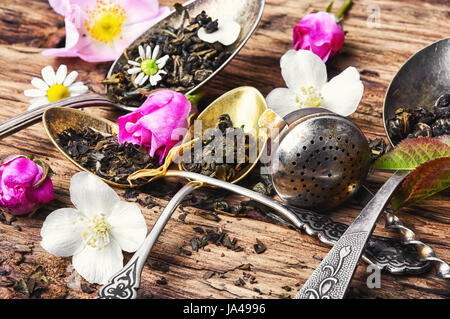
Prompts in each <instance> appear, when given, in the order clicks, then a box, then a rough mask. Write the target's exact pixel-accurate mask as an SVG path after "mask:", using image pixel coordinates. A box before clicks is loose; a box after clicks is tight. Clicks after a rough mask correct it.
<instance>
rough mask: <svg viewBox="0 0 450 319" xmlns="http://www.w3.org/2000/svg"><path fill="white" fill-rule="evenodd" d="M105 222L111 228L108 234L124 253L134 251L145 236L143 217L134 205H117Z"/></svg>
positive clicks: (125, 203)
mask: <svg viewBox="0 0 450 319" xmlns="http://www.w3.org/2000/svg"><path fill="white" fill-rule="evenodd" d="M106 221H107V222H108V224H109V225H111V226H112V229H111V231H110V234H111V235H112V237H113V239H114V241H117V243H118V244H119V246H120V248H122V250H124V251H127V252H134V251H136V250H137V249H138V248H139V246H141V244H142V242H143V241H144V239H145V236H146V235H147V225H146V223H145V219H144V216H143V215H142V213H141V210H140V209H139V207H138V206H137V205H136V204H134V203H127V202H119V203H117V205H116V206H115V207H114V209H113V211H112V213H111V215H110V216H109V217H108V218H107V220H106Z"/></svg>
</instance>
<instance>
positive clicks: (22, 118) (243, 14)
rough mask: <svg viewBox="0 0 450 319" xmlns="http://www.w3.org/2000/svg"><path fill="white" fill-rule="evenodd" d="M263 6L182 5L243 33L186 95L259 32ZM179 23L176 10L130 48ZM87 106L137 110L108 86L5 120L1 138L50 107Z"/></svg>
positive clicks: (115, 67) (193, 1)
mask: <svg viewBox="0 0 450 319" xmlns="http://www.w3.org/2000/svg"><path fill="white" fill-rule="evenodd" d="M264 3H265V0H190V1H188V2H186V3H185V4H184V5H183V6H184V7H185V8H186V9H187V10H188V12H189V14H190V15H191V16H195V15H197V14H199V13H200V12H201V11H203V10H204V11H206V12H207V13H208V15H210V16H211V17H213V18H215V19H219V20H220V19H234V20H235V21H236V22H238V23H239V24H240V25H241V33H240V35H239V37H238V39H237V40H236V42H235V43H233V44H232V45H231V51H232V54H231V56H230V57H229V58H228V59H227V60H226V61H225V62H224V63H223V64H222V65H221V66H220V67H219V68H218V69H217V70H215V71H214V72H213V73H212V74H211V75H210V76H209V77H208V78H207V79H205V80H204V81H203V82H201V83H199V84H198V85H197V86H195V87H194V88H193V89H192V90H189V91H188V92H186V93H187V94H191V93H193V92H195V91H197V90H198V89H199V88H200V87H201V86H203V85H204V84H205V83H206V82H207V81H209V80H210V79H211V78H212V77H213V76H215V75H216V74H217V73H218V72H219V71H220V70H222V69H223V68H224V67H225V66H226V65H227V64H228V63H229V62H230V61H231V60H232V59H233V58H234V56H235V55H236V54H237V53H238V52H239V50H240V49H241V48H242V47H243V46H244V44H245V43H246V42H247V40H248V39H249V38H250V36H251V35H252V33H253V31H254V30H255V29H256V27H257V25H258V23H259V21H260V19H261V16H262V13H263V9H264ZM180 23H181V16H180V15H179V14H177V13H176V11H175V10H173V11H172V12H171V13H170V14H169V15H168V16H167V17H165V18H163V19H162V20H160V21H159V22H158V23H156V24H155V25H154V26H152V27H151V28H150V29H148V30H147V31H146V32H145V33H143V34H142V35H141V36H140V37H139V38H137V39H136V40H135V41H134V42H133V43H132V44H131V45H130V47H131V46H137V45H139V44H141V43H145V41H146V39H147V38H148V36H149V35H150V34H152V33H153V32H155V30H158V29H160V28H161V27H163V26H166V25H169V26H178V25H179V24H180ZM127 61H128V60H127V58H126V57H125V55H124V54H122V55H121V56H120V57H119V58H118V59H117V60H116V61H114V63H113V64H112V65H111V67H110V69H109V71H108V73H107V76H106V77H107V78H108V77H110V76H111V75H112V74H114V73H116V72H118V71H120V69H121V68H122V66H123V65H125V64H126V63H127ZM87 106H113V107H117V108H119V109H122V110H125V111H133V110H134V109H135V108H134V107H129V106H127V105H122V104H118V103H116V102H115V101H114V100H113V99H112V98H111V97H110V96H109V91H108V86H106V88H105V94H104V95H101V94H96V93H92V92H91V93H87V94H85V95H81V96H76V97H70V98H67V99H63V100H60V101H57V102H54V103H50V104H46V105H43V106H41V107H38V108H36V109H34V110H31V111H27V112H24V113H22V114H19V115H17V116H15V117H13V118H11V119H9V120H6V121H4V122H3V123H1V124H0V138H2V137H4V136H7V135H9V134H12V133H14V132H16V131H18V130H20V129H21V128H23V127H25V126H27V125H29V124H32V123H33V122H35V121H36V120H39V119H40V118H41V116H42V114H43V113H44V111H45V110H46V109H48V108H50V107H71V108H81V107H87Z"/></svg>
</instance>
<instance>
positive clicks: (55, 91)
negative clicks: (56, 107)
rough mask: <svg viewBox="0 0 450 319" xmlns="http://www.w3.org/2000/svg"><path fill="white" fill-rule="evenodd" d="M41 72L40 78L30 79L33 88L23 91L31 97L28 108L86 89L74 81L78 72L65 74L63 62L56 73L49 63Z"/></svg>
mask: <svg viewBox="0 0 450 319" xmlns="http://www.w3.org/2000/svg"><path fill="white" fill-rule="evenodd" d="M41 73H42V79H39V78H33V79H32V80H31V84H33V86H34V87H35V89H29V90H25V91H24V94H25V96H28V97H31V98H32V99H31V101H30V103H31V104H30V106H29V107H28V109H29V110H32V109H35V108H37V107H39V106H42V105H45V104H49V103H51V102H55V101H59V100H62V99H65V98H68V97H71V96H77V95H81V94H84V93H86V92H87V91H88V87H87V86H86V85H84V84H83V83H82V82H75V80H76V79H77V76H78V72H77V71H72V72H70V73H69V75H67V66H65V65H64V64H61V65H60V66H59V68H58V70H57V71H56V73H55V71H54V70H53V68H52V67H51V66H50V65H47V66H46V67H45V68H43V69H42V71H41Z"/></svg>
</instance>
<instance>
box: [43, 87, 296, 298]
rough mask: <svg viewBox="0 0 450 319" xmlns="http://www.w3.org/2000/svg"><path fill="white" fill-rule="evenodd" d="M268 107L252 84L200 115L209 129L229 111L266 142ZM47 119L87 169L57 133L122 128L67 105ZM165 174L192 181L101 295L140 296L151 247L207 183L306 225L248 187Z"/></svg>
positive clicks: (52, 135)
mask: <svg viewBox="0 0 450 319" xmlns="http://www.w3.org/2000/svg"><path fill="white" fill-rule="evenodd" d="M266 108H267V106H266V102H265V99H264V97H263V96H262V95H261V93H260V92H259V91H258V90H256V89H254V88H252V87H241V88H237V89H234V90H232V91H229V92H227V93H225V94H224V95H222V96H221V97H219V98H218V99H217V100H216V101H214V102H213V103H212V104H211V105H210V106H209V107H208V108H206V109H205V110H204V111H203V112H202V114H200V115H199V117H198V119H200V120H202V125H203V130H205V129H207V128H208V127H214V126H215V124H216V122H217V119H218V117H219V115H221V114H224V113H227V114H229V115H230V117H231V120H232V122H233V124H234V126H241V125H244V127H245V128H246V130H250V129H255V131H256V132H257V135H258V136H257V138H258V140H259V141H260V143H265V141H266V136H265V135H264V133H263V132H262V131H260V129H259V127H258V125H257V122H258V118H259V115H260V114H262V113H263V112H264V111H265V110H266ZM43 122H44V127H45V129H46V131H47V134H48V135H49V137H50V139H51V141H52V142H53V143H54V144H55V146H56V147H57V148H58V149H59V150H60V151H61V152H62V153H63V154H64V156H66V157H67V158H68V159H69V160H71V161H72V162H73V163H74V164H75V165H77V167H79V168H80V169H82V170H85V171H88V170H87V169H86V168H84V167H82V166H81V165H80V164H78V163H76V162H74V161H73V160H72V159H71V158H70V156H69V155H68V154H66V153H65V152H64V150H63V149H62V147H61V146H59V145H58V144H57V141H56V137H57V135H58V134H59V133H60V132H62V131H63V130H65V129H68V128H73V129H77V130H79V129H83V128H84V127H85V126H86V125H89V126H91V127H92V128H94V129H96V130H98V131H100V132H104V133H109V134H111V133H117V131H118V127H117V125H116V124H115V123H112V122H110V121H108V120H105V119H102V118H100V117H96V116H93V115H90V114H88V113H85V112H82V111H78V110H74V109H67V108H51V109H48V110H47V111H46V112H45V113H44V116H43ZM259 150H260V151H259V154H258V159H259V157H260V156H261V155H262V152H263V151H264V150H263V148H262V147H260V148H259ZM256 163H257V161H255V163H251V164H249V165H247V166H246V167H245V168H243V170H242V172H241V173H240V174H238V175H237V176H236V178H235V179H234V180H233V181H232V183H236V182H237V181H239V180H241V179H242V178H244V177H245V176H246V175H247V174H248V173H249V172H250V171H251V169H253V167H254V166H255V165H256ZM91 173H92V172H91ZM164 176H178V177H184V178H187V179H190V180H192V181H191V182H189V183H188V184H187V185H185V186H184V187H183V188H182V189H181V190H180V191H179V192H178V193H177V194H176V195H175V196H174V197H173V198H172V200H171V201H170V202H169V204H168V205H167V207H166V208H165V209H164V211H163V212H162V213H161V215H160V217H159V218H158V220H157V221H156V223H155V225H154V226H153V228H152V230H151V232H150V234H149V235H148V236H147V238H146V239H145V241H144V243H143V244H142V246H141V247H140V248H139V249H138V250H137V251H136V253H135V254H134V255H133V257H132V258H131V259H130V261H129V262H128V263H127V265H126V266H125V267H124V268H123V269H122V270H121V271H120V272H119V273H117V274H116V275H114V276H113V277H112V278H111V279H110V281H109V283H108V284H107V285H106V286H104V287H102V288H101V289H100V291H99V296H100V298H122V299H130V298H136V295H137V289H138V288H139V284H140V275H141V272H142V268H143V266H144V263H145V260H146V259H147V256H148V254H149V252H150V250H151V248H152V247H153V245H154V243H155V242H156V240H157V239H158V237H159V235H160V233H161V232H162V230H163V228H164V226H165V225H166V223H167V222H168V220H169V219H170V216H171V215H172V213H173V211H174V210H175V209H176V207H177V206H178V205H179V203H180V202H181V201H182V200H183V199H184V198H185V196H186V195H188V194H189V193H191V192H192V191H193V190H195V189H196V188H198V187H200V186H202V185H203V183H204V184H207V185H211V186H216V187H220V188H223V189H226V190H229V191H233V192H235V193H238V194H241V195H243V196H247V197H249V198H252V199H254V200H256V201H259V202H261V203H263V204H265V205H267V206H269V207H271V208H273V209H275V210H276V211H278V212H279V213H280V214H281V215H282V216H284V217H285V218H286V219H287V220H289V221H291V222H292V223H293V224H294V225H295V226H297V227H299V228H300V227H302V223H301V222H300V221H299V220H298V218H297V217H296V216H295V215H294V214H293V213H292V212H290V211H289V210H287V209H286V208H285V207H283V206H282V205H280V204H279V203H278V202H276V201H275V200H273V199H271V198H269V197H267V196H264V195H261V194H259V193H256V192H254V191H251V190H249V189H247V188H244V187H241V186H238V185H234V184H232V183H228V182H224V181H221V180H218V179H215V178H211V177H208V176H204V175H201V174H196V173H192V172H185V171H178V170H169V171H167V172H166V174H165V175H164ZM103 180H104V181H105V182H107V183H109V184H112V185H114V186H118V187H129V186H130V185H128V184H117V183H113V182H111V181H108V180H105V179H103Z"/></svg>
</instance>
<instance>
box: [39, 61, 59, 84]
mask: <svg viewBox="0 0 450 319" xmlns="http://www.w3.org/2000/svg"><path fill="white" fill-rule="evenodd" d="M41 73H42V78H43V79H44V81H45V83H47V84H48V86H52V85H54V84H56V74H55V71H54V70H53V68H52V67H51V66H50V65H47V66H46V67H45V68H43V69H42V70H41Z"/></svg>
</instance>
